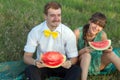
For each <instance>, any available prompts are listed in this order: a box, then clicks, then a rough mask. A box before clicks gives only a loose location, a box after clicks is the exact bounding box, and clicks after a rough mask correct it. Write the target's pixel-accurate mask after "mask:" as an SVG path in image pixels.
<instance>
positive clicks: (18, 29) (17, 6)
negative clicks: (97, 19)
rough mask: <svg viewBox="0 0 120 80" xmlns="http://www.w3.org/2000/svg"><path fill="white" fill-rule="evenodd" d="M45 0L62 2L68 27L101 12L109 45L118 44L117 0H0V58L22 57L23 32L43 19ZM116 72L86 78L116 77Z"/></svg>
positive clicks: (15, 58)
mask: <svg viewBox="0 0 120 80" xmlns="http://www.w3.org/2000/svg"><path fill="white" fill-rule="evenodd" d="M48 1H57V2H59V3H60V4H62V7H63V9H62V22H63V23H64V24H66V25H68V26H69V27H70V28H71V29H72V30H74V29H75V28H78V27H80V26H83V25H84V24H86V23H87V22H88V19H89V18H90V16H91V15H92V14H93V13H94V12H97V11H98V12H102V13H104V14H105V15H106V16H107V20H108V21H107V25H106V28H105V31H106V32H107V34H108V38H109V39H111V40H112V45H113V47H119V45H120V36H119V35H120V28H119V25H120V20H119V18H120V14H119V13H120V9H119V8H120V5H119V3H120V0H114V1H110V0H0V62H4V61H12V60H20V59H22V56H23V53H24V52H23V48H24V45H25V43H26V38H27V34H28V32H29V31H30V30H31V29H32V28H33V27H34V26H36V25H38V24H39V23H41V22H42V21H44V16H43V7H44V5H45V4H46V2H48ZM117 74H118V73H116V74H114V76H113V75H109V76H104V77H101V76H97V77H94V76H93V77H89V80H98V78H100V80H113V79H114V80H118V79H117V77H119V76H117ZM93 78H94V79H93ZM95 78H97V79H95ZM101 78H102V79H101Z"/></svg>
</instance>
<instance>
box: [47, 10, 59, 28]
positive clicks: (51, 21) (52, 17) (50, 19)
mask: <svg viewBox="0 0 120 80" xmlns="http://www.w3.org/2000/svg"><path fill="white" fill-rule="evenodd" d="M45 19H46V21H47V25H48V27H57V26H58V25H59V24H60V23H61V9H60V8H59V9H52V8H50V9H48V14H47V15H45Z"/></svg>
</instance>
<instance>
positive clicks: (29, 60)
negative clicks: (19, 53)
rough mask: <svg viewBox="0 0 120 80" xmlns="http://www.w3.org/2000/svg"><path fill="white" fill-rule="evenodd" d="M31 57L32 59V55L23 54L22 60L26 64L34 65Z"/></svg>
mask: <svg viewBox="0 0 120 80" xmlns="http://www.w3.org/2000/svg"><path fill="white" fill-rule="evenodd" d="M32 57H33V53H28V52H25V53H24V57H23V60H24V62H25V63H26V64H30V65H35V62H34V61H35V59H33V58H32Z"/></svg>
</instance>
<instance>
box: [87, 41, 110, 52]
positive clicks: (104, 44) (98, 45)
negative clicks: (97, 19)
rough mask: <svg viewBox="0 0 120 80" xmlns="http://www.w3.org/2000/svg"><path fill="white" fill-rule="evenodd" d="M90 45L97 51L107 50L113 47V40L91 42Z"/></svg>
mask: <svg viewBox="0 0 120 80" xmlns="http://www.w3.org/2000/svg"><path fill="white" fill-rule="evenodd" d="M89 45H90V47H92V48H93V49H95V50H106V49H108V48H109V47H110V46H111V40H104V41H97V42H89Z"/></svg>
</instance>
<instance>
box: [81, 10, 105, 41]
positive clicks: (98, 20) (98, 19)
mask: <svg viewBox="0 0 120 80" xmlns="http://www.w3.org/2000/svg"><path fill="white" fill-rule="evenodd" d="M89 21H90V22H91V23H95V24H97V25H99V26H100V27H103V28H104V27H105V25H106V23H107V20H106V16H105V15H104V14H102V13H100V12H96V13H94V14H93V15H92V16H91V18H90V19H89ZM89 26H90V24H86V25H84V27H83V39H84V40H85V42H87V39H86V34H87V31H88V29H89Z"/></svg>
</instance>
